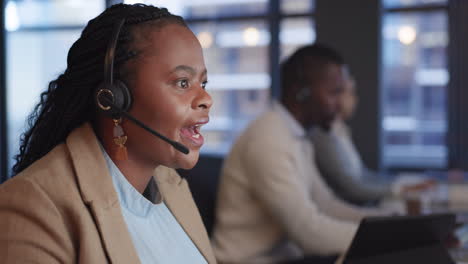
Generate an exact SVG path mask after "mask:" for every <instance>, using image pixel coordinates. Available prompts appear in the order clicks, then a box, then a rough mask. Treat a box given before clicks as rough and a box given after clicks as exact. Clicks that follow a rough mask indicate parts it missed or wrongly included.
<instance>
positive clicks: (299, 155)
mask: <svg viewBox="0 0 468 264" xmlns="http://www.w3.org/2000/svg"><path fill="white" fill-rule="evenodd" d="M343 72H344V61H343V59H342V58H341V56H340V55H339V54H338V53H337V52H335V51H334V50H332V49H331V48H329V47H326V46H324V45H320V44H314V45H309V46H305V47H303V48H300V49H299V50H297V51H296V52H295V53H294V54H293V55H292V56H291V57H289V58H288V59H287V60H286V61H285V62H284V63H283V64H282V65H281V90H282V95H281V98H280V102H273V104H272V107H271V109H270V110H269V111H267V112H266V113H264V114H263V115H261V116H260V117H259V118H258V119H257V120H256V121H254V122H253V123H252V124H251V125H250V126H249V127H248V129H247V130H246V131H245V132H244V133H243V134H242V135H241V136H240V137H239V138H238V140H237V142H236V143H235V144H234V146H233V148H232V150H231V152H230V154H229V155H228V157H227V158H226V160H225V163H224V167H223V170H222V176H221V180H220V188H219V193H218V201H217V212H216V224H215V229H214V235H213V246H214V250H215V255H216V257H217V259H218V260H219V262H220V263H280V262H283V263H292V262H289V261H295V262H294V263H301V262H297V261H302V263H323V262H311V261H316V259H313V260H311V259H308V258H307V256H310V255H320V256H336V255H338V254H341V253H344V252H345V251H346V249H347V247H348V246H349V245H350V243H351V240H352V238H353V236H354V233H355V232H356V230H357V226H358V221H359V220H360V219H361V218H362V217H364V216H368V215H381V214H382V213H383V212H382V211H379V210H372V209H363V208H359V207H356V206H353V205H351V204H347V203H345V202H343V201H342V200H339V199H337V198H336V197H335V196H334V195H333V193H332V192H331V191H330V190H329V188H328V187H327V185H326V184H325V183H324V181H323V180H322V177H321V176H320V174H319V171H318V170H317V167H316V165H315V163H314V162H312V161H313V160H314V155H315V154H314V147H313V145H312V142H311V140H310V137H309V134H308V132H309V131H310V129H311V128H313V127H321V128H322V129H324V130H329V129H330V126H331V124H332V122H333V120H334V119H335V116H336V113H337V108H338V97H339V95H340V94H341V92H342V90H343V85H344V76H343ZM319 154H320V153H317V155H319ZM326 261H328V262H325V263H333V262H334V261H335V257H331V258H328V259H326Z"/></svg>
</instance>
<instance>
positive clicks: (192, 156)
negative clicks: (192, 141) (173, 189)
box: [177, 150, 200, 170]
mask: <svg viewBox="0 0 468 264" xmlns="http://www.w3.org/2000/svg"><path fill="white" fill-rule="evenodd" d="M181 155H183V157H181V159H179V162H178V164H177V168H179V169H184V170H190V169H192V168H193V167H195V165H197V162H198V158H199V156H200V154H199V152H198V151H193V150H191V151H190V153H189V154H181Z"/></svg>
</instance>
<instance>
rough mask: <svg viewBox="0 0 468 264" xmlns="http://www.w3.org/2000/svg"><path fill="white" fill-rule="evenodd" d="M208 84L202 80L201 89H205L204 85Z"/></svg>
mask: <svg viewBox="0 0 468 264" xmlns="http://www.w3.org/2000/svg"><path fill="white" fill-rule="evenodd" d="M207 84H208V81H204V82H202V84H201V86H202V88H203V89H206V85H207Z"/></svg>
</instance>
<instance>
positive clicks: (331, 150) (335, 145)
mask: <svg viewBox="0 0 468 264" xmlns="http://www.w3.org/2000/svg"><path fill="white" fill-rule="evenodd" d="M345 77H346V78H345V84H344V87H343V92H342V93H341V95H340V98H339V101H338V116H337V119H336V120H335V121H334V123H333V125H332V129H331V131H330V132H325V131H323V130H320V129H315V130H314V131H313V133H312V140H313V142H314V147H315V150H316V152H317V153H319V154H320V155H316V162H317V165H318V167H319V169H320V173H321V175H322V176H323V177H324V179H325V180H326V182H327V184H328V185H329V186H330V187H331V188H332V189H333V190H334V192H335V194H336V195H337V196H339V197H341V198H342V199H344V200H346V201H348V202H351V203H354V204H358V205H369V204H375V203H376V202H379V201H381V200H382V199H386V198H393V197H398V198H402V197H403V196H404V195H405V194H407V193H409V192H418V191H424V190H426V189H429V188H431V187H432V186H433V184H434V182H433V181H430V180H424V179H421V178H416V177H414V178H401V179H398V180H396V181H394V182H386V181H383V180H382V178H383V175H378V173H377V172H374V171H371V170H369V169H368V168H367V167H366V166H365V164H364V163H363V161H362V160H361V157H360V155H359V153H358V151H357V149H356V147H355V146H354V143H353V141H352V138H351V132H350V129H349V127H348V126H347V125H346V123H345V122H346V121H348V120H350V119H351V118H352V116H353V115H354V110H355V108H356V105H357V103H358V100H359V98H358V96H357V94H356V88H355V80H354V78H353V77H352V76H351V75H350V73H349V72H348V70H346V71H345ZM389 209H390V211H396V212H398V213H402V210H401V208H398V209H397V208H389Z"/></svg>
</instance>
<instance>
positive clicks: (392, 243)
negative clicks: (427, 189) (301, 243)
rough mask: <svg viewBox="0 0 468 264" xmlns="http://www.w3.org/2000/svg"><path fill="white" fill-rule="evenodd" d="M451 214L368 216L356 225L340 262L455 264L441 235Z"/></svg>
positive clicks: (447, 230)
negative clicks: (351, 239)
mask: <svg viewBox="0 0 468 264" xmlns="http://www.w3.org/2000/svg"><path fill="white" fill-rule="evenodd" d="M455 220H456V218H455V215H454V214H432V215H421V216H392V217H368V218H364V219H363V220H362V221H361V224H360V225H359V228H358V231H357V232H356V235H355V236H354V239H353V241H352V243H351V246H350V247H349V249H348V251H347V253H346V255H345V258H344V260H343V263H344V264H371V263H372V264H375V263H379V264H395V263H398V264H406V263H408V264H409V263H411V264H414V263H424V264H455V262H454V261H453V260H452V259H451V257H450V255H449V253H448V250H447V249H446V248H445V247H444V245H443V241H444V239H445V238H446V237H447V236H448V235H449V234H450V233H451V232H452V231H453V230H454V229H455Z"/></svg>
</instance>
